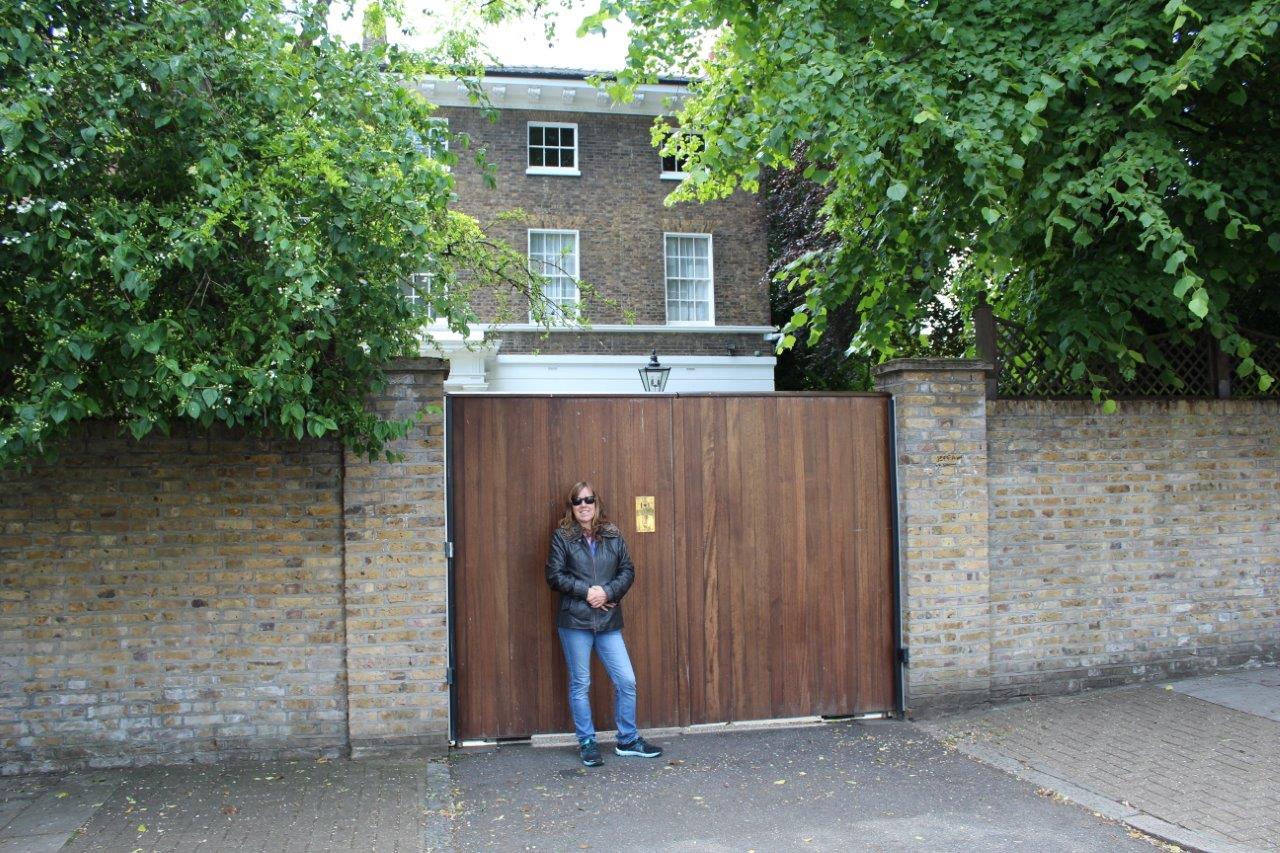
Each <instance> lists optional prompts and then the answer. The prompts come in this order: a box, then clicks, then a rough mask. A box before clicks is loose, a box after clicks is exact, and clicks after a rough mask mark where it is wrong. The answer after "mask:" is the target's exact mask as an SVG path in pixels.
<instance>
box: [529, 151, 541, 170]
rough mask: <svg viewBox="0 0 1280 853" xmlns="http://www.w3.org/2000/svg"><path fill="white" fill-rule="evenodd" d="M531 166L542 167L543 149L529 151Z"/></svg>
mask: <svg viewBox="0 0 1280 853" xmlns="http://www.w3.org/2000/svg"><path fill="white" fill-rule="evenodd" d="M529 165H530V166H541V165H542V149H541V148H530V149H529Z"/></svg>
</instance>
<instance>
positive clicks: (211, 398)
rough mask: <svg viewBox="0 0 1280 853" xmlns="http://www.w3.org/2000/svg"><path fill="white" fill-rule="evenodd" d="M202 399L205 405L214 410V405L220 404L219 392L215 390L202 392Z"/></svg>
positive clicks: (208, 389) (210, 389)
mask: <svg viewBox="0 0 1280 853" xmlns="http://www.w3.org/2000/svg"><path fill="white" fill-rule="evenodd" d="M200 399H202V400H204V404H205V405H206V406H208V407H209V408H211V409H212V408H213V404H214V403H216V402H218V392H217V390H216V389H214V388H205V389H203V390H202V391H201V392H200Z"/></svg>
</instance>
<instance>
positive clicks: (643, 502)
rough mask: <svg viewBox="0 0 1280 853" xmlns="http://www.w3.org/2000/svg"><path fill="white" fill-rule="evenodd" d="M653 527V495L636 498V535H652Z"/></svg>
mask: <svg viewBox="0 0 1280 853" xmlns="http://www.w3.org/2000/svg"><path fill="white" fill-rule="evenodd" d="M655 529H656V528H655V527H654V511H653V495H641V496H639V497H637V498H636V533H652V532H653V531H654V530H655Z"/></svg>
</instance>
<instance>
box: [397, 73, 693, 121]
mask: <svg viewBox="0 0 1280 853" xmlns="http://www.w3.org/2000/svg"><path fill="white" fill-rule="evenodd" d="M416 85H417V88H418V91H419V92H421V93H422V95H423V97H425V98H426V99H427V100H429V101H431V102H432V103H433V104H436V105H437V106H441V107H475V106H478V105H477V104H475V103H474V102H472V100H471V97H470V94H469V93H468V91H467V87H466V86H465V85H461V84H458V83H457V81H454V80H450V79H446V78H433V77H429V78H425V79H423V80H420V81H419V82H418V83H417V84H416ZM480 88H481V89H482V90H483V91H484V93H485V95H486V96H487V97H488V98H489V102H490V103H491V104H492V105H493V106H494V107H496V108H498V109H503V110H543V111H548V112H569V113H613V114H615V115H640V116H657V115H674V114H675V113H676V112H678V111H679V110H680V107H681V106H683V105H684V102H685V101H686V100H687V99H688V97H689V89H688V87H687V86H684V85H681V84H676V83H659V84H657V85H653V86H640V87H638V88H637V89H636V94H635V97H634V98H633V99H632V100H631V101H629V102H627V103H619V102H617V101H614V100H613V99H612V98H610V97H609V95H608V93H607V92H604V91H603V90H601V89H597V88H596V87H594V86H592V85H591V84H590V83H588V82H587V81H586V80H577V79H573V78H568V77H566V78H563V79H560V78H547V77H485V78H484V79H483V80H481V81H480Z"/></svg>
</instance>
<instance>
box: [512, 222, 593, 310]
mask: <svg viewBox="0 0 1280 853" xmlns="http://www.w3.org/2000/svg"><path fill="white" fill-rule="evenodd" d="M534 234H572V235H573V273H572V274H570V275H569V280H570V281H572V282H573V308H574V312H575V314H576V312H577V310H578V308H579V307H580V306H581V305H582V288H581V287H579V286H578V282H579V281H580V280H581V278H582V235H581V234H580V232H579V231H578V229H577V228H529V229H527V230H526V235H525V262H526V264H527V265H528V266H529V267H532V266H533V235H534ZM530 272H533V270H532V269H530ZM539 274H540V275H541V273H539ZM556 305H559V303H556ZM558 319H559V320H560V321H561V322H568V318H566V317H564V316H563V315H562V316H561V317H560V318H558ZM529 322H530V323H536V322H537V320H536V319H535V318H534V315H533V306H532V305H530V306H529Z"/></svg>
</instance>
